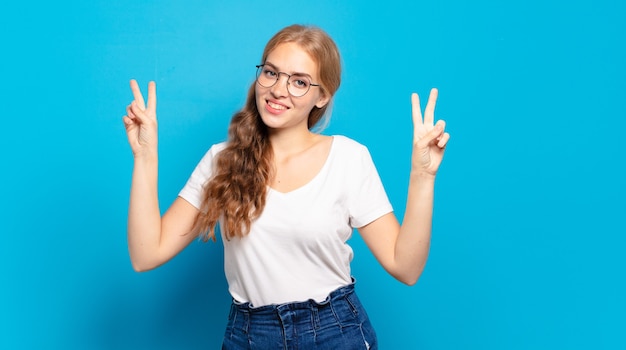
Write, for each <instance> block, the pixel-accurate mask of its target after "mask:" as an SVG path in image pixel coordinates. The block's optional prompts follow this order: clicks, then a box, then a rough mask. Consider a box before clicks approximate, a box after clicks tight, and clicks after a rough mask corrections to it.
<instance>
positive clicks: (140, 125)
mask: <svg viewBox="0 0 626 350" xmlns="http://www.w3.org/2000/svg"><path fill="white" fill-rule="evenodd" d="M130 89H131V90H132V92H133V96H134V98H135V99H134V100H133V101H132V102H131V103H130V105H128V107H126V115H125V116H124V117H123V118H122V120H123V121H124V127H125V128H126V136H128V143H129V144H130V148H131V149H132V151H133V155H134V156H135V157H137V156H139V155H143V154H146V153H152V152H154V153H152V154H156V152H157V140H158V138H157V119H156V84H155V82H153V81H151V82H150V83H149V84H148V105H147V106H146V104H145V102H144V100H143V95H142V94H141V90H140V89H139V85H137V81H135V80H134V79H133V80H131V81H130Z"/></svg>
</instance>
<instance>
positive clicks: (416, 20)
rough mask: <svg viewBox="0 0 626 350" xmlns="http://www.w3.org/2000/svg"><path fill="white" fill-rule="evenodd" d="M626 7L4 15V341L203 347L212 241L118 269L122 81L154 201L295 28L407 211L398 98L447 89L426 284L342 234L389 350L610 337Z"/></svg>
mask: <svg viewBox="0 0 626 350" xmlns="http://www.w3.org/2000/svg"><path fill="white" fill-rule="evenodd" d="M625 17H626V6H625V5H624V2H621V1H617V0H596V1H574V2H571V1H549V2H545V1H539V0H526V1H510V2H494V1H486V0H476V1H461V0H449V1H428V2H426V1H423V2H419V1H415V2H410V3H409V2H408V1H407V2H406V3H404V2H397V1H385V2H384V3H381V4H373V3H372V4H370V5H366V4H365V3H364V2H362V1H356V0H351V1H341V2H340V1H330V0H318V1H315V2H304V1H289V2H288V1H280V2H279V1H265V2H243V1H240V2H236V1H232V2H228V3H226V2H224V1H185V2H182V1H181V2H174V1H132V2H131V1H102V0H100V1H56V2H29V1H24V2H22V3H21V4H20V3H18V2H11V3H5V4H3V5H2V6H1V9H0V40H1V45H2V52H3V53H2V55H1V58H0V60H1V61H0V63H1V64H0V116H1V117H2V123H1V127H0V152H1V153H0V157H1V158H0V161H1V164H2V169H3V170H2V174H3V175H2V179H3V180H2V181H1V183H0V191H1V192H0V195H1V198H2V204H1V205H2V208H1V211H0V215H1V217H0V230H1V234H2V244H0V273H1V274H0V278H1V280H0V283H1V287H0V322H1V324H0V348H3V349H53V348H62V349H140V348H150V349H202V348H203V349H214V348H218V346H219V344H220V342H221V336H222V332H223V328H224V325H225V318H226V316H227V310H228V304H229V296H228V293H227V290H226V283H225V279H224V275H223V270H222V258H223V255H222V248H221V243H219V242H218V243H217V244H212V243H209V244H202V243H200V242H197V243H194V244H192V245H191V246H190V247H189V248H188V249H187V250H185V251H184V252H183V253H182V254H180V255H179V256H177V257H176V258H175V259H173V260H172V261H171V262H169V263H168V264H166V265H165V266H163V267H161V268H159V269H157V270H155V271H151V272H148V273H144V274H137V273H135V272H133V270H132V268H131V265H130V262H129V258H128V252H127V246H126V210H127V204H128V194H129V185H130V175H131V169H132V155H131V153H130V149H129V147H128V145H127V142H126V136H125V133H124V128H123V124H122V121H121V117H122V115H123V114H125V106H126V105H127V104H128V103H129V102H130V100H131V96H132V95H131V93H130V90H129V88H128V80H129V79H130V78H136V79H138V80H139V82H140V84H141V86H142V87H143V88H144V91H145V88H146V86H147V82H148V80H152V79H154V80H156V82H157V86H158V96H159V107H158V115H159V122H160V124H159V127H160V192H159V193H160V200H161V206H162V209H163V210H165V209H166V208H167V206H168V205H169V203H171V201H172V200H173V199H174V198H175V197H176V195H177V193H178V191H179V190H180V188H181V187H182V186H183V184H184V183H185V181H186V179H187V177H188V176H189V174H190V173H191V171H192V170H193V168H194V166H195V164H196V163H197V162H198V160H199V159H200V157H201V156H202V155H203V154H204V152H205V151H206V149H207V148H208V147H209V146H210V145H211V144H212V143H215V142H219V141H221V140H223V139H224V137H225V135H226V128H227V125H228V122H229V120H230V117H231V115H232V113H233V112H235V111H236V110H238V109H239V108H240V106H241V105H242V104H243V102H244V98H245V93H246V91H247V88H248V86H249V84H250V83H251V81H252V79H253V76H254V65H255V64H258V63H259V58H260V55H261V51H262V49H263V46H264V44H265V42H266V41H267V40H268V39H269V38H270V37H271V35H272V34H274V33H275V32H276V31H277V30H279V29H280V28H282V27H284V26H286V25H288V24H292V23H305V24H316V25H319V26H321V27H322V28H324V29H325V30H327V31H328V32H329V33H330V34H331V36H333V37H334V38H335V40H336V42H337V44H338V45H339V47H340V49H341V52H342V55H343V61H344V68H345V69H344V75H343V81H342V86H341V88H340V90H339V92H338V94H337V96H336V101H335V108H334V113H333V119H332V121H331V124H330V126H329V128H328V129H327V130H326V133H327V134H344V135H347V136H349V137H351V138H354V139H356V140H358V141H360V142H362V143H364V144H366V145H367V146H368V147H369V148H370V151H371V153H372V155H373V158H374V160H375V162H376V164H377V167H378V169H379V172H380V174H381V177H382V178H383V182H384V183H385V186H386V188H387V191H388V194H389V197H390V199H391V200H392V203H393V204H394V206H395V208H396V211H397V214H398V215H399V216H400V217H401V216H402V214H403V210H404V201H405V198H406V187H407V180H408V170H409V157H410V146H411V136H412V131H411V127H412V124H411V117H410V97H409V96H410V93H411V92H413V91H415V92H418V93H419V94H420V95H422V96H423V98H424V99H425V96H426V95H427V93H428V90H429V89H430V88H431V87H438V88H439V89H440V99H439V102H438V106H437V117H438V118H442V119H445V120H446V121H447V123H448V130H449V132H450V133H451V134H452V140H451V143H450V144H449V147H448V151H447V154H446V158H445V160H444V164H443V165H442V168H441V170H440V175H439V177H438V182H437V188H436V210H435V219H434V234H433V242H432V249H431V256H430V259H429V262H428V265H427V268H426V270H425V272H424V274H423V275H422V277H421V279H420V281H419V282H418V284H417V285H416V286H414V287H407V286H404V285H402V284H400V283H399V282H396V281H394V280H393V279H392V278H391V277H389V276H388V275H387V274H386V273H385V272H384V271H383V270H382V268H381V267H380V266H379V265H378V264H377V262H376V261H375V260H374V258H373V257H372V255H371V253H370V252H369V251H368V250H367V248H366V247H365V246H364V245H363V243H362V241H361V240H360V238H359V237H358V236H355V238H354V239H353V240H352V244H353V246H354V248H355V250H356V258H355V261H354V263H353V270H354V275H355V276H356V277H357V279H358V281H359V282H358V287H357V288H358V290H359V293H360V295H361V298H362V300H363V302H364V303H365V305H366V307H367V308H368V311H369V314H370V316H371V318H372V319H373V323H374V325H375V327H376V328H377V330H378V335H379V341H380V344H381V348H382V349H414V348H415V349H417V348H420V349H555V348H562V349H586V348H605V349H616V348H622V349H623V348H626V336H625V335H624V330H625V329H626V316H625V315H626V298H625V297H624V296H625V295H626V281H625V273H624V268H625V267H626V258H625V257H624V256H625V254H624V252H623V251H624V248H625V247H626V239H625V234H626V224H625V220H624V216H625V215H624V214H625V213H626V203H625V199H624V198H625V196H626V186H625V183H626V181H625V179H626V170H625V168H624V162H625V156H624V151H626V147H625V145H624V138H623V135H624V127H625V126H626V124H625V121H624V120H625V119H626V107H625V106H626V104H625V103H624V101H625V98H624V96H625V95H626V69H625V67H624V65H625V63H626V54H625V47H626V45H625V44H626V40H625V39H626V35H625V34H626V24H625V23H626V21H624V18H625ZM398 305H401V306H398Z"/></svg>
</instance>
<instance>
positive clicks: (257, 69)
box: [256, 63, 320, 97]
mask: <svg viewBox="0 0 626 350" xmlns="http://www.w3.org/2000/svg"><path fill="white" fill-rule="evenodd" d="M263 66H265V63H263V64H257V65H256V83H257V84H259V85H261V86H262V87H264V88H271V87H272V86H274V85H276V83H278V81H279V80H280V75H281V74H284V75H286V76H287V92H288V93H289V95H291V96H293V97H302V96H304V95H306V94H307V93H308V92H309V90H311V86H320V84H313V83H309V87H308V88H307V89H306V91H305V92H304V93H303V94H302V95H294V94H293V93H292V92H291V90H289V85H291V84H290V83H289V80H290V79H291V76H292V74H288V73H285V72H276V81H274V83H273V84H272V85H270V86H265V85H263V84H261V82H260V81H259V76H260V73H259V71H260V69H261V68H262V67H263Z"/></svg>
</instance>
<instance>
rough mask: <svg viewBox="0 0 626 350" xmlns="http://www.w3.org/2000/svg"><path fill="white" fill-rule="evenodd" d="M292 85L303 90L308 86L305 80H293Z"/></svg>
mask: <svg viewBox="0 0 626 350" xmlns="http://www.w3.org/2000/svg"><path fill="white" fill-rule="evenodd" d="M294 84H296V86H297V87H300V88H305V87H307V86H308V85H309V83H308V82H307V81H306V80H302V79H295V80H294Z"/></svg>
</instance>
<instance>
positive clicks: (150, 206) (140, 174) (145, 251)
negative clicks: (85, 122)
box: [128, 152, 161, 271]
mask: <svg viewBox="0 0 626 350" xmlns="http://www.w3.org/2000/svg"><path fill="white" fill-rule="evenodd" d="M157 183H158V156H157V155H156V152H155V154H150V155H142V156H136V157H135V161H134V167H133V175H132V182H131V189H130V203H129V209H128V248H129V252H130V258H131V261H132V264H133V268H134V269H135V270H137V271H145V270H149V269H151V268H153V267H156V264H155V262H154V261H155V259H156V257H157V255H158V250H159V243H160V239H161V213H160V209H159V198H158V185H157Z"/></svg>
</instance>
